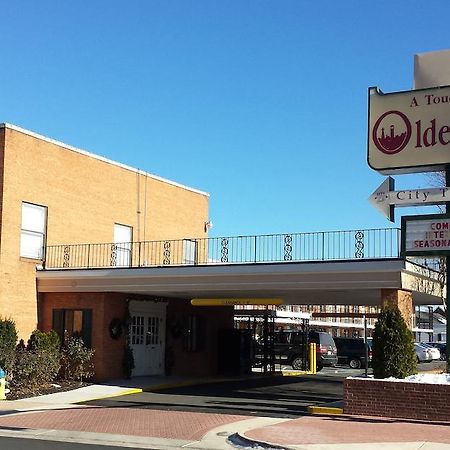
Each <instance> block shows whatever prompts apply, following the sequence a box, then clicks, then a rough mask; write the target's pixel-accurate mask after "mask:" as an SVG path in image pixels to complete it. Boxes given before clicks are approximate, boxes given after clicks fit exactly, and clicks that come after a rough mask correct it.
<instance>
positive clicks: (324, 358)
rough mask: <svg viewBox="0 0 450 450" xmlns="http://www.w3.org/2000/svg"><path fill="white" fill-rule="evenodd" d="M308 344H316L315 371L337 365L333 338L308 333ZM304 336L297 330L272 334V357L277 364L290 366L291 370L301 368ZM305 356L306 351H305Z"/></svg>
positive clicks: (319, 332)
mask: <svg viewBox="0 0 450 450" xmlns="http://www.w3.org/2000/svg"><path fill="white" fill-rule="evenodd" d="M308 338H309V342H310V343H311V342H314V343H316V354H317V370H321V369H322V367H324V366H335V365H336V364H337V348H336V344H335V342H334V340H333V337H332V336H331V334H329V333H325V332H322V331H310V332H309V335H308ZM304 342H305V336H304V335H303V333H302V332H301V331H298V330H281V331H277V332H275V334H274V343H273V349H274V356H275V361H276V362H277V363H285V364H288V365H291V366H292V368H293V369H295V370H300V369H302V367H303V355H304V354H305V348H304ZM306 354H308V353H307V351H306Z"/></svg>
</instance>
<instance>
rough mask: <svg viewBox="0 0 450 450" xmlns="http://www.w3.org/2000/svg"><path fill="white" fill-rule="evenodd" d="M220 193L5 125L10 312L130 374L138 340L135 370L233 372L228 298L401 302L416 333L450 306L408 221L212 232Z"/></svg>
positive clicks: (3, 210)
mask: <svg viewBox="0 0 450 450" xmlns="http://www.w3.org/2000/svg"><path fill="white" fill-rule="evenodd" d="M208 200H209V195H208V194H207V193H205V192H202V191H200V190H197V189H194V188H191V187H187V186H183V185H181V184H179V183H176V182H173V181H169V180H165V179H162V178H160V177H157V176H154V175H151V174H149V173H147V172H143V171H141V170H137V169H133V168H131V167H128V166H125V165H122V164H119V163H116V162H114V161H110V160H108V159H105V158H102V157H100V156H97V155H94V154H92V153H89V152H86V151H82V150H79V149H76V148H74V147H71V146H69V145H66V144H63V143H61V142H57V141H55V140H52V139H49V138H46V137H43V136H40V135H38V134H36V133H33V132H30V131H27V130H24V129H21V128H19V127H16V126H13V125H10V124H1V125H0V314H1V316H2V317H10V318H12V319H13V320H14V321H15V323H16V325H17V328H18V331H19V334H20V337H21V338H24V339H27V338H28V337H29V335H30V333H31V332H32V331H33V330H34V329H36V328H39V329H41V330H43V331H48V330H50V329H55V330H56V331H57V332H58V333H59V334H60V335H61V336H62V335H63V334H64V333H69V334H76V335H80V336H82V337H83V339H84V341H85V343H86V344H87V345H88V346H90V347H92V348H93V349H94V350H95V360H94V364H95V377H96V379H97V380H107V379H114V378H121V377H123V375H124V371H123V364H122V361H123V358H124V354H125V349H126V347H127V346H129V347H130V348H131V349H132V350H133V354H134V360H135V369H134V370H133V373H132V375H133V376H140V375H165V374H179V375H195V376H201V375H214V374H217V373H220V371H221V370H223V369H224V367H225V368H226V359H227V358H230V354H232V353H233V352H234V353H236V352H239V345H238V344H237V345H236V346H234V344H232V342H231V341H228V339H229V337H230V336H231V335H232V334H230V330H233V328H234V308H233V305H232V304H230V303H227V302H225V301H224V300H225V299H236V298H238V299H240V300H241V301H242V302H243V303H245V299H268V298H277V299H282V301H283V303H284V304H285V305H288V306H286V309H287V310H289V309H290V310H291V311H294V310H295V306H293V305H319V306H318V308H319V312H320V311H322V312H326V311H328V309H326V306H325V305H330V304H331V305H347V306H348V308H352V309H351V311H356V308H360V307H363V308H365V309H364V310H367V311H373V309H374V308H376V307H378V306H379V305H381V304H382V303H383V302H390V303H394V304H396V305H398V306H399V307H400V309H401V311H402V313H403V315H404V317H405V319H406V321H407V323H408V324H409V326H410V327H411V328H412V327H413V316H414V308H415V306H417V305H427V304H437V303H440V296H441V294H442V287H441V285H440V284H439V282H438V279H437V275H436V274H435V273H433V272H432V271H429V270H427V269H424V268H423V267H422V266H420V265H418V264H415V263H413V262H411V261H407V260H405V259H402V258H400V257H399V232H398V230H396V229H388V230H354V231H351V232H334V233H293V234H282V235H270V236H250V237H245V236H240V237H236V238H208V236H207V234H208V229H209V224H210V220H209V216H208ZM192 299H212V300H213V303H214V301H215V300H217V304H216V306H202V307H196V306H193V305H192V304H191V300H192ZM221 300H222V303H221ZM231 359H232V358H231ZM231 359H230V360H231ZM224 361H225V363H224Z"/></svg>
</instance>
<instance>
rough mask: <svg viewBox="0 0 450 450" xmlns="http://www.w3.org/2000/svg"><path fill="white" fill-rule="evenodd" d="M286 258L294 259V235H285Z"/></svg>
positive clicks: (288, 259)
mask: <svg viewBox="0 0 450 450" xmlns="http://www.w3.org/2000/svg"><path fill="white" fill-rule="evenodd" d="M284 260H285V261H292V235H290V234H286V235H285V236H284Z"/></svg>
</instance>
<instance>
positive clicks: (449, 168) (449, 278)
mask: <svg viewBox="0 0 450 450" xmlns="http://www.w3.org/2000/svg"><path fill="white" fill-rule="evenodd" d="M445 185H446V186H447V187H450V165H448V164H447V165H446V166H445ZM445 212H446V213H447V215H449V214H450V202H447V203H446V204H445ZM449 287H450V256H449V255H447V256H446V257H445V311H446V313H447V314H446V316H447V334H446V336H447V337H446V338H445V340H446V342H447V344H446V345H447V347H446V349H447V351H446V353H447V355H446V356H447V358H446V359H447V373H450V351H449V349H448V340H449V337H450V312H449V311H450V310H449V304H450V302H449V300H450V293H449V290H450V289H449Z"/></svg>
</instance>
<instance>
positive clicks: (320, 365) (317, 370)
mask: <svg viewBox="0 0 450 450" xmlns="http://www.w3.org/2000/svg"><path fill="white" fill-rule="evenodd" d="M322 369H323V366H322V364H317V365H316V372H320V371H321V370H322Z"/></svg>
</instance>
